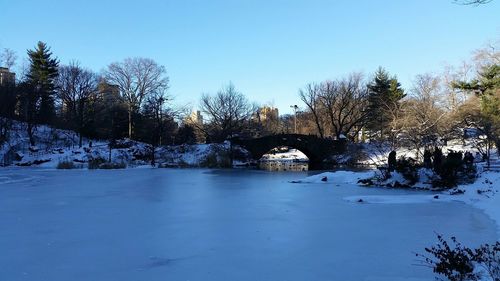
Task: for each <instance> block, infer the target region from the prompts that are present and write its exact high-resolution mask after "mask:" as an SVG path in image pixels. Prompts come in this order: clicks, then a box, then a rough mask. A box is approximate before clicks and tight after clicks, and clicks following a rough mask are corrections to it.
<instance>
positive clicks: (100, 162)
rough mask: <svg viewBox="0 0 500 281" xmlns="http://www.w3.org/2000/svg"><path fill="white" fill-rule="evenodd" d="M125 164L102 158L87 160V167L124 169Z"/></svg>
mask: <svg viewBox="0 0 500 281" xmlns="http://www.w3.org/2000/svg"><path fill="white" fill-rule="evenodd" d="M125 168H127V164H126V163H125V162H120V163H113V162H107V161H106V160H105V159H104V158H100V157H99V158H94V159H91V160H90V161H89V169H91V170H93V169H125Z"/></svg>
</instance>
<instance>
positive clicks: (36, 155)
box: [0, 121, 249, 168]
mask: <svg viewBox="0 0 500 281" xmlns="http://www.w3.org/2000/svg"><path fill="white" fill-rule="evenodd" d="M25 126H26V125H25V124H23V123H22V122H17V121H14V124H13V128H12V130H11V133H10V137H9V140H8V141H7V142H6V143H4V144H3V145H0V166H1V165H3V164H5V163H4V155H8V156H9V157H8V158H9V159H10V161H7V162H8V163H6V164H8V165H17V166H37V167H42V168H56V167H57V166H58V164H59V163H61V162H72V163H73V164H74V165H75V167H76V168H78V167H87V165H88V162H89V161H90V160H92V159H97V158H100V159H104V160H106V161H108V160H109V159H111V162H113V163H123V164H125V165H126V166H127V167H141V166H144V165H150V163H151V160H150V155H151V151H152V147H151V146H150V145H148V144H146V143H142V142H139V141H132V140H127V139H123V140H118V142H117V146H116V147H114V148H113V149H111V155H110V149H109V143H108V142H107V141H102V140H91V139H84V141H83V147H79V146H78V136H77V134H76V133H75V132H73V131H69V130H60V129H53V128H50V127H48V126H44V125H40V126H38V127H37V129H36V131H35V141H36V145H35V146H34V147H31V146H30V145H29V138H28V135H27V132H26V129H25ZM233 149H234V150H237V151H238V152H239V155H241V156H242V157H241V158H240V159H235V164H240V165H241V164H245V163H246V162H247V161H248V160H249V157H247V155H246V154H247V152H246V151H245V150H243V149H241V148H239V147H237V146H236V147H234V148H233ZM228 150H229V143H227V142H226V143H221V144H194V145H176V146H164V147H158V148H156V149H155V158H156V159H155V160H156V163H157V164H161V165H162V166H165V167H176V166H182V167H199V166H202V165H203V163H205V162H207V158H213V159H215V160H211V162H214V161H219V162H223V161H224V159H222V158H223V157H224V154H227V151H228ZM210 164H214V163H210Z"/></svg>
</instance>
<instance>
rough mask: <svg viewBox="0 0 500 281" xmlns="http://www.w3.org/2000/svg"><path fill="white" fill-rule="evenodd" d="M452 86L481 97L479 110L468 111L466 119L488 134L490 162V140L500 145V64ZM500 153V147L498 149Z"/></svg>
mask: <svg viewBox="0 0 500 281" xmlns="http://www.w3.org/2000/svg"><path fill="white" fill-rule="evenodd" d="M452 86H453V87H454V88H456V89H460V90H463V91H468V92H472V93H474V94H476V96H477V97H478V98H479V103H480V104H479V110H478V112H474V111H473V110H469V111H468V112H466V116H465V119H468V122H467V123H468V125H472V126H474V127H476V128H477V129H479V131H480V132H481V133H482V134H483V135H485V136H486V138H487V139H486V143H487V144H486V146H487V160H488V163H489V156H490V155H489V150H490V142H493V143H495V145H496V147H497V149H498V148H499V147H500V65H499V64H491V65H487V66H485V67H483V68H482V69H481V71H480V72H479V75H478V77H477V78H476V79H474V80H472V81H470V82H466V81H455V82H453V83H452ZM498 154H499V155H500V149H498Z"/></svg>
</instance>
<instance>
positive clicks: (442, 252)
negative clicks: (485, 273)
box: [417, 235, 479, 281]
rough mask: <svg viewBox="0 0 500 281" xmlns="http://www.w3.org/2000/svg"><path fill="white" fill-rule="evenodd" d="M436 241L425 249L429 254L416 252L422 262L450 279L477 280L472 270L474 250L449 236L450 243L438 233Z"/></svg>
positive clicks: (451, 280)
mask: <svg viewBox="0 0 500 281" xmlns="http://www.w3.org/2000/svg"><path fill="white" fill-rule="evenodd" d="M437 237H438V241H439V242H438V243H437V244H436V245H434V246H432V247H430V248H425V251H426V252H427V253H428V254H430V255H431V256H427V255H425V254H417V257H419V258H422V262H423V263H424V264H427V265H429V266H430V267H431V268H432V271H433V272H434V273H437V274H439V275H443V276H445V277H446V278H448V279H449V280H450V281H466V280H471V281H472V280H478V278H479V276H478V275H477V273H475V272H474V251H473V250H472V249H470V248H468V247H465V246H463V245H462V244H460V242H457V239H456V238H455V237H451V241H452V243H453V244H452V245H450V244H449V243H448V241H446V239H444V238H443V236H442V235H438V236H437Z"/></svg>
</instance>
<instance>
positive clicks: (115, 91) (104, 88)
mask: <svg viewBox="0 0 500 281" xmlns="http://www.w3.org/2000/svg"><path fill="white" fill-rule="evenodd" d="M97 88H98V91H99V94H108V95H110V96H114V97H118V96H120V87H118V85H113V84H109V83H107V82H106V81H100V82H99V85H98V86H97Z"/></svg>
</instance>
